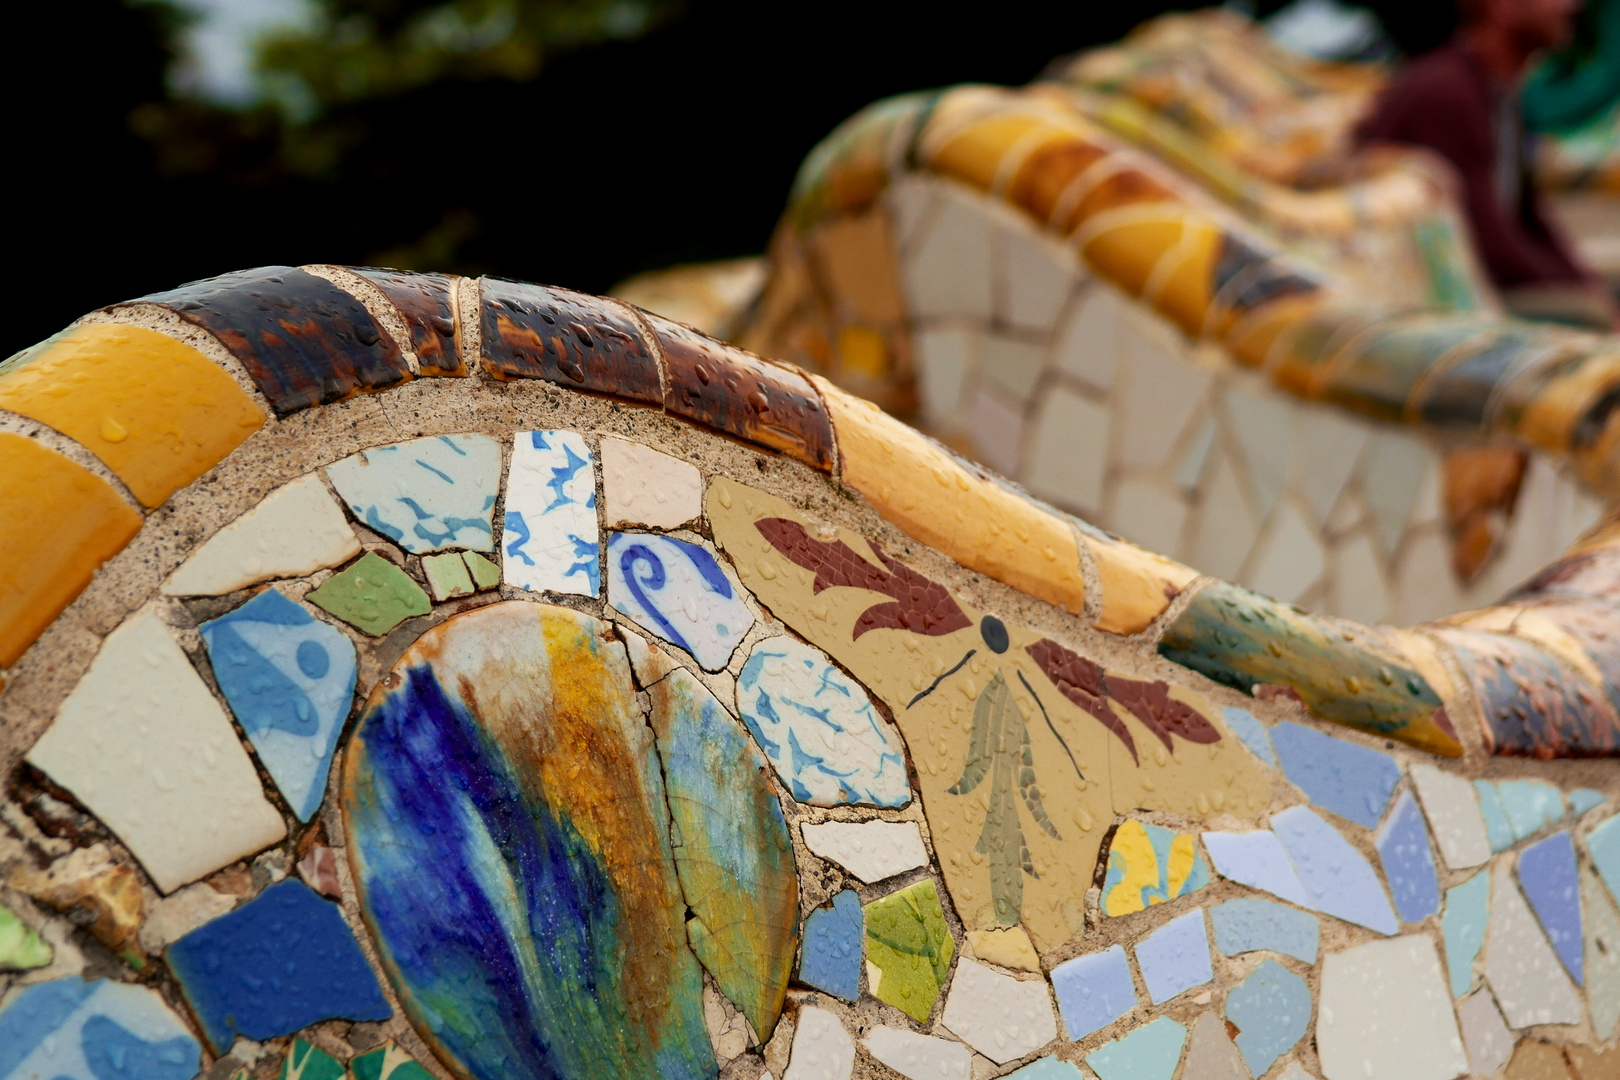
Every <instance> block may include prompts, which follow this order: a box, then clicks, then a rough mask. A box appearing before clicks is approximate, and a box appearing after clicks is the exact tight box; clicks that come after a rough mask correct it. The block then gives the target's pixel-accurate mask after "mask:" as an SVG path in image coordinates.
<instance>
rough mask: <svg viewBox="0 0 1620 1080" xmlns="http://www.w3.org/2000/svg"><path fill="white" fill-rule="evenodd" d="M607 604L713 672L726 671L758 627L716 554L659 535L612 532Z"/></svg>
mask: <svg viewBox="0 0 1620 1080" xmlns="http://www.w3.org/2000/svg"><path fill="white" fill-rule="evenodd" d="M608 603H610V604H612V605H613V607H614V609H615V610H617V611H618V612H620V613H621V614H623V615H628V616H629V617H630V618H631V619H633V620H635V622H636V624H637V625H639V626H641V627H642V628H643V629H644V630H646V631H647V632H648V633H652V634H657V635H658V636H659V637H661V638H663V639H664V640H665V641H667V642H669V643H670V644H671V645H675V646H678V647H680V648H682V649H685V650H686V651H687V652H689V653H691V654H692V657H693V659H695V660H697V662H698V663H699V664H701V665H702V666H703V667H704V668H705V669H706V670H708V671H719V670H720V669H721V668H723V667H725V666H726V663H727V662H728V661H729V660H730V659H731V654H732V652H733V651H735V649H736V648H737V646H738V644H740V643H741V642H742V639H743V638H744V637H745V636H746V635H747V633H748V628H749V627H751V626H753V625H754V616H753V613H752V612H750V611H749V610H748V606H747V605H746V604H744V603H743V601H742V590H741V588H740V587H739V586H738V585H737V584H736V582H735V581H733V580H732V576H731V574H729V573H728V572H727V571H726V570H725V568H724V567H722V566H721V564H720V560H719V559H717V558H715V556H714V553H713V552H711V551H710V550H709V549H708V548H706V547H703V546H702V545H700V544H693V543H688V542H687V541H685V540H676V539H675V538H674V537H671V536H660V535H659V534H657V533H633V532H615V533H609V534H608Z"/></svg>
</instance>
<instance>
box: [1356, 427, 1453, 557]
mask: <svg viewBox="0 0 1620 1080" xmlns="http://www.w3.org/2000/svg"><path fill="white" fill-rule="evenodd" d="M1434 458H1435V453H1434V451H1433V450H1431V449H1429V447H1428V446H1426V445H1425V444H1424V443H1423V442H1422V441H1421V440H1419V439H1417V438H1415V437H1413V436H1411V435H1406V434H1402V433H1399V432H1395V431H1390V430H1387V429H1382V428H1380V429H1378V430H1376V431H1374V432H1373V433H1372V436H1371V437H1370V438H1369V439H1368V440H1367V449H1366V450H1365V451H1364V452H1363V454H1362V456H1361V488H1362V491H1363V493H1364V494H1365V495H1366V498H1367V505H1368V507H1369V509H1371V510H1372V517H1373V524H1374V526H1375V529H1376V533H1377V536H1378V540H1379V542H1380V543H1381V544H1382V545H1383V548H1384V550H1385V551H1386V552H1392V551H1394V550H1395V546H1396V544H1398V543H1399V542H1400V539H1401V533H1402V531H1403V530H1404V529H1405V527H1406V522H1407V520H1408V518H1409V516H1410V514H1411V512H1412V506H1413V503H1414V501H1415V500H1416V498H1417V495H1418V489H1419V488H1421V487H1422V486H1423V480H1424V476H1425V474H1426V472H1427V470H1428V469H1429V468H1431V467H1432V465H1433V463H1434V462H1433V459H1434Z"/></svg>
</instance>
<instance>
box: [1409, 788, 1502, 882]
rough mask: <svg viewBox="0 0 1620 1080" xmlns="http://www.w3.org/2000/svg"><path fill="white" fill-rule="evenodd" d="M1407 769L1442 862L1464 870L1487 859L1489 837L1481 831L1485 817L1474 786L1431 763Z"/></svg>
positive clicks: (1483, 829)
mask: <svg viewBox="0 0 1620 1080" xmlns="http://www.w3.org/2000/svg"><path fill="white" fill-rule="evenodd" d="M1411 772H1412V786H1413V787H1415V788H1416V789H1417V794H1418V800H1419V801H1420V802H1421V803H1422V804H1423V813H1424V814H1425V815H1426V816H1427V817H1428V819H1429V828H1430V830H1431V831H1433V833H1434V839H1435V843H1437V844H1439V845H1440V857H1441V858H1442V859H1444V860H1445V863H1446V865H1447V866H1448V867H1450V868H1451V869H1453V870H1467V869H1469V868H1470V867H1474V866H1479V865H1480V864H1481V863H1483V862H1484V861H1485V860H1486V859H1489V858H1490V857H1491V843H1490V838H1489V837H1487V836H1486V834H1485V818H1484V817H1483V816H1482V815H1481V814H1480V810H1479V797H1478V795H1477V794H1476V793H1475V791H1474V785H1472V784H1470V783H1469V782H1468V781H1467V780H1466V779H1464V778H1463V777H1461V776H1458V775H1456V774H1455V773H1449V772H1442V771H1441V770H1440V769H1437V768H1435V767H1434V766H1433V765H1424V764H1417V765H1413V766H1412V770H1411Z"/></svg>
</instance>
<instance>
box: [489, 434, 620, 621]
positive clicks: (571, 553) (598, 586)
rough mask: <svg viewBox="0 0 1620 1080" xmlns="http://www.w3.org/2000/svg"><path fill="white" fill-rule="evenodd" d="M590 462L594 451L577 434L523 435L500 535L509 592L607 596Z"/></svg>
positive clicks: (517, 437) (516, 440) (516, 445)
mask: <svg viewBox="0 0 1620 1080" xmlns="http://www.w3.org/2000/svg"><path fill="white" fill-rule="evenodd" d="M591 461H592V455H591V450H590V447H588V446H586V445H585V440H584V439H583V438H581V437H580V436H579V435H578V434H577V433H575V432H572V431H519V432H517V433H516V434H514V435H513V436H512V463H511V466H510V468H509V469H508V470H507V476H506V522H505V527H504V529H503V532H502V535H501V548H502V554H503V556H504V557H503V560H502V564H503V568H504V573H505V575H506V577H505V580H506V583H507V584H508V585H516V586H517V587H518V588H520V589H530V590H534V591H536V592H538V591H542V590H550V591H551V592H559V593H573V594H575V595H578V596H600V595H601V594H602V568H601V563H600V558H601V540H600V536H599V533H598V530H597V524H596V474H595V471H594V470H593V469H592V467H591Z"/></svg>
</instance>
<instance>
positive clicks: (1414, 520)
mask: <svg viewBox="0 0 1620 1080" xmlns="http://www.w3.org/2000/svg"><path fill="white" fill-rule="evenodd" d="M1440 462H1441V459H1440V456H1439V455H1438V454H1436V455H1433V456H1431V457H1430V459H1429V464H1428V466H1427V467H1426V468H1424V470H1423V482H1422V483H1420V484H1419V485H1418V489H1417V494H1416V495H1414V496H1413V497H1412V512H1411V513H1410V514H1409V515H1408V516H1407V519H1406V527H1407V528H1409V529H1411V528H1416V527H1417V526H1419V525H1426V524H1428V523H1429V522H1431V521H1440V520H1443V519H1444V517H1445V508H1444V507H1443V506H1442V505H1441V501H1440V500H1441V496H1440V468H1441V464H1440Z"/></svg>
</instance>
